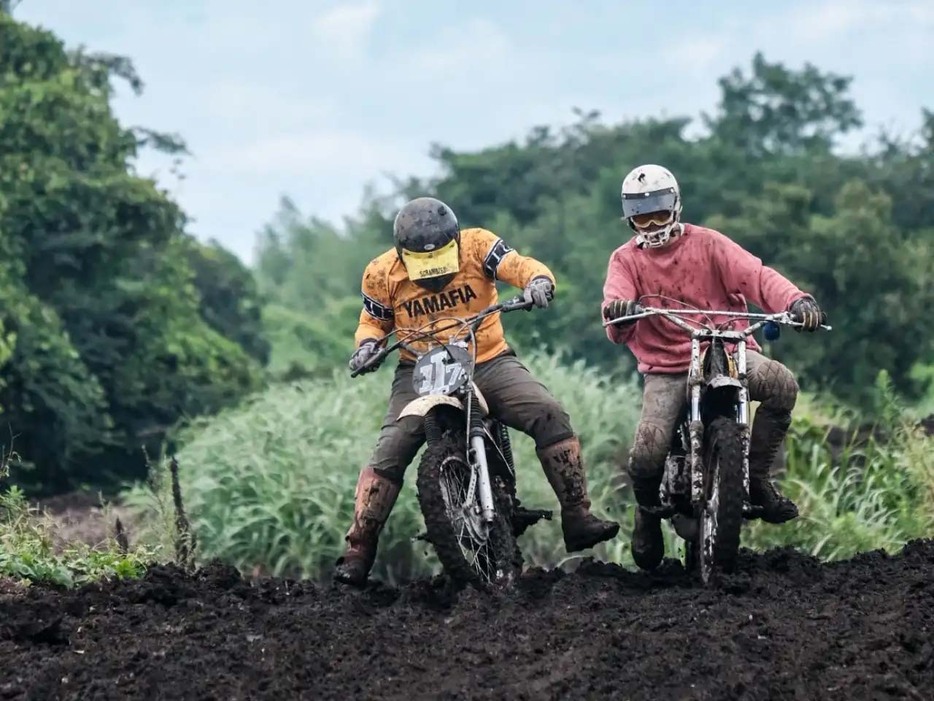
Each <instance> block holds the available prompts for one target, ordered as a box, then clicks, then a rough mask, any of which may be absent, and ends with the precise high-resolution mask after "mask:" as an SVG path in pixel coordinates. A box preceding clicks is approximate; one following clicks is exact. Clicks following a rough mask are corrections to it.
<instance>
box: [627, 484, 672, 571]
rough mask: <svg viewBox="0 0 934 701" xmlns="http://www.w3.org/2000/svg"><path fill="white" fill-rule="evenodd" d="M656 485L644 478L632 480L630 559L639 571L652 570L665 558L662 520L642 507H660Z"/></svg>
mask: <svg viewBox="0 0 934 701" xmlns="http://www.w3.org/2000/svg"><path fill="white" fill-rule="evenodd" d="M658 487H659V485H658V483H657V482H655V481H654V480H646V479H644V478H641V479H640V478H636V477H633V478H632V492H633V495H634V496H635V498H636V513H635V516H634V517H633V528H632V539H631V543H630V544H631V547H632V559H633V562H635V563H636V566H637V567H639V569H643V570H654V569H655V568H656V567H658V566H659V564H661V561H662V558H664V557H665V539H664V537H663V536H662V520H661V518H659V517H658V516H654V515H652V514H650V513H647V512H646V511H644V510H643V509H642V507H644V506H660V505H661V500H660V499H659V496H658Z"/></svg>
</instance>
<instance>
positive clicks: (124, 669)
mask: <svg viewBox="0 0 934 701" xmlns="http://www.w3.org/2000/svg"><path fill="white" fill-rule="evenodd" d="M19 698H29V699H155V698H166V699H267V698H268V699H293V698H296V699H406V698H412V699H421V698H437V699H557V698H573V699H583V698H614V699H651V698H665V699H824V698H827V699H880V698H907V699H931V698H934V541H916V542H914V543H911V544H909V545H908V546H907V547H906V548H905V550H904V552H902V553H900V554H899V555H897V556H893V557H887V556H885V555H883V554H881V553H870V554H865V555H861V556H859V557H857V558H856V559H854V560H851V561H848V562H842V563H837V564H833V565H822V564H820V563H818V562H816V561H814V560H812V559H810V558H808V557H804V556H801V555H799V554H796V553H794V552H792V551H787V550H783V551H776V552H771V553H767V554H765V555H751V554H746V555H744V557H743V560H742V565H741V569H740V571H739V572H738V573H737V574H736V575H734V576H733V577H731V579H730V580H729V581H727V582H724V583H723V584H722V585H721V586H719V587H718V588H716V589H712V590H703V589H701V588H699V587H697V586H694V585H693V584H692V583H691V582H690V581H689V580H688V579H687V578H686V577H685V575H684V574H683V573H682V572H681V570H680V568H679V567H678V566H677V565H675V564H674V563H666V565H665V569H664V571H662V572H661V573H659V574H656V575H654V576H651V577H650V576H645V575H642V574H636V573H633V572H628V571H626V570H623V569H620V568H618V567H616V566H612V565H604V564H599V563H590V564H585V565H583V566H582V567H581V568H580V569H579V570H578V571H576V572H574V573H571V574H563V573H560V572H543V571H531V572H528V573H526V575H525V576H524V578H523V580H522V582H521V586H520V588H519V590H518V591H517V592H515V593H514V594H513V595H511V596H508V597H505V598H503V599H502V600H495V601H494V600H490V599H488V598H485V597H483V596H481V595H480V594H478V593H476V592H474V591H472V590H467V591H463V592H460V593H459V594H452V593H450V592H448V591H446V589H445V588H444V587H443V586H442V584H441V582H440V581H438V580H435V581H432V582H428V581H425V582H418V583H414V584H412V585H409V586H407V587H405V588H402V589H390V588H387V587H384V586H381V585H379V584H378V583H373V584H371V585H370V586H369V587H368V588H367V589H366V590H364V591H354V590H350V591H348V590H345V589H337V588H334V587H327V586H324V587H322V586H316V585H312V584H310V583H296V582H290V581H285V580H262V581H256V582H252V583H249V582H246V581H244V580H243V579H241V578H240V577H239V576H238V574H237V573H236V571H234V570H231V569H229V568H226V567H223V566H212V567H208V568H206V569H205V570H202V571H200V572H198V573H197V574H195V575H192V576H188V575H185V574H183V573H182V572H180V571H178V570H176V569H173V568H157V569H154V570H152V571H151V572H150V573H149V575H148V576H147V577H146V578H145V580H143V581H139V582H134V583H113V584H104V585H97V586H93V587H88V588H85V589H82V590H80V591H53V590H49V589H43V588H37V587H33V588H31V589H30V590H28V591H25V592H22V591H13V592H10V591H8V592H6V593H0V699H19Z"/></svg>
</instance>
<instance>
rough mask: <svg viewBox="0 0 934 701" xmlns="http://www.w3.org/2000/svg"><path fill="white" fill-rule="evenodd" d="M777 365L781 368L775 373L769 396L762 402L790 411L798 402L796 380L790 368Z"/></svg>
mask: <svg viewBox="0 0 934 701" xmlns="http://www.w3.org/2000/svg"><path fill="white" fill-rule="evenodd" d="M779 367H781V370H780V371H778V372H776V373H775V376H774V380H773V383H772V385H771V387H770V388H769V390H770V391H769V396H768V397H766V398H765V399H764V400H763V402H762V403H763V404H765V405H768V406H770V407H771V408H773V409H780V410H784V411H791V410H792V409H794V408H795V404H796V403H797V402H798V392H799V387H798V381H797V380H796V379H795V376H794V375H793V374H792V373H791V370H789V369H788V368H786V367H784V366H779Z"/></svg>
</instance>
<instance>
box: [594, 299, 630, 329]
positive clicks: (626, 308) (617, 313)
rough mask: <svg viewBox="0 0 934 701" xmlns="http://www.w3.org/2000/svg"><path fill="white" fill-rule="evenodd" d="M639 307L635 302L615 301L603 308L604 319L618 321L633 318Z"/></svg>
mask: <svg viewBox="0 0 934 701" xmlns="http://www.w3.org/2000/svg"><path fill="white" fill-rule="evenodd" d="M637 306H638V305H637V304H636V302H635V300H631V299H614V300H613V301H612V302H609V303H608V304H606V305H605V306H604V307H603V318H604V319H606V320H607V321H616V320H617V319H622V318H623V317H627V316H631V315H632V314H635V313H636V307H637ZM629 323H632V322H629Z"/></svg>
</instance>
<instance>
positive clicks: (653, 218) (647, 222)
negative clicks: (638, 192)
mask: <svg viewBox="0 0 934 701" xmlns="http://www.w3.org/2000/svg"><path fill="white" fill-rule="evenodd" d="M674 216H675V213H674V212H672V211H671V210H670V209H669V210H662V211H660V212H646V213H645V214H634V215H633V216H632V223H633V224H635V225H636V227H637V228H639V229H646V228H648V227H650V226H665V225H666V224H670V223H671V221H672V219H674Z"/></svg>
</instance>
